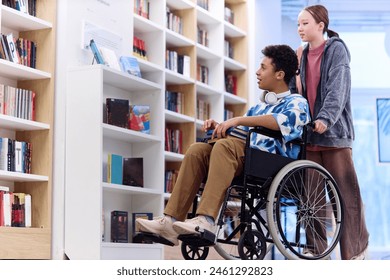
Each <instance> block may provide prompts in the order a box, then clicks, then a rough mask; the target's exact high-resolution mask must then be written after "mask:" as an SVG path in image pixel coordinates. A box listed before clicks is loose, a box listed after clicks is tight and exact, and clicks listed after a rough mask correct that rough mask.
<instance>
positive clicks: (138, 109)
mask: <svg viewBox="0 0 390 280" xmlns="http://www.w3.org/2000/svg"><path fill="white" fill-rule="evenodd" d="M129 107H130V110H129V128H130V129H132V130H136V131H140V132H142V133H146V134H150V106H149V105H130V106H129Z"/></svg>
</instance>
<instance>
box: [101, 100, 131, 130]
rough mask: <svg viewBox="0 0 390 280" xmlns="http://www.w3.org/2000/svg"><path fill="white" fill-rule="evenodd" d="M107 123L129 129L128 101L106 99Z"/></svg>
mask: <svg viewBox="0 0 390 280" xmlns="http://www.w3.org/2000/svg"><path fill="white" fill-rule="evenodd" d="M106 112H107V123H108V124H111V125H115V126H119V127H123V128H129V100H126V99H117V98H107V99H106Z"/></svg>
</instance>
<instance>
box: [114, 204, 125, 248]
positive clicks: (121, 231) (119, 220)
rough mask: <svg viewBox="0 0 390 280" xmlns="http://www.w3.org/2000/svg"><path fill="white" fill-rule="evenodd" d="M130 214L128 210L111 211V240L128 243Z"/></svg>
mask: <svg viewBox="0 0 390 280" xmlns="http://www.w3.org/2000/svg"><path fill="white" fill-rule="evenodd" d="M128 224H129V221H128V214H127V212H126V211H118V210H115V211H112V212H111V242H116V243H128V242H129V234H128Z"/></svg>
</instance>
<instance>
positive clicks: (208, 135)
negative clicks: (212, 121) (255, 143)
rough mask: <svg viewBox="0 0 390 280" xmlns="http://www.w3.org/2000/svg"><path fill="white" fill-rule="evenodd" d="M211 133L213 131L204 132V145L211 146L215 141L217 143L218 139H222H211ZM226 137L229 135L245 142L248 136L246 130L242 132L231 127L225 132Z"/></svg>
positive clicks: (240, 129) (237, 128)
mask: <svg viewBox="0 0 390 280" xmlns="http://www.w3.org/2000/svg"><path fill="white" fill-rule="evenodd" d="M213 132H214V130H213V129H210V130H208V131H207V132H206V136H205V138H204V140H203V142H206V143H209V144H213V143H215V142H216V141H218V140H219V139H223V138H213V139H211V137H212V135H213ZM226 135H230V136H233V137H236V138H239V139H242V140H246V137H247V136H248V131H246V130H244V129H242V128H239V127H235V126H232V127H230V128H229V129H228V130H226Z"/></svg>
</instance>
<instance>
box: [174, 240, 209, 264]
mask: <svg viewBox="0 0 390 280" xmlns="http://www.w3.org/2000/svg"><path fill="white" fill-rule="evenodd" d="M209 250H210V248H209V247H207V246H201V247H198V246H194V245H190V244H187V243H185V242H182V243H181V254H182V255H183V257H184V259H185V260H205V259H206V258H207V256H208V255H209Z"/></svg>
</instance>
